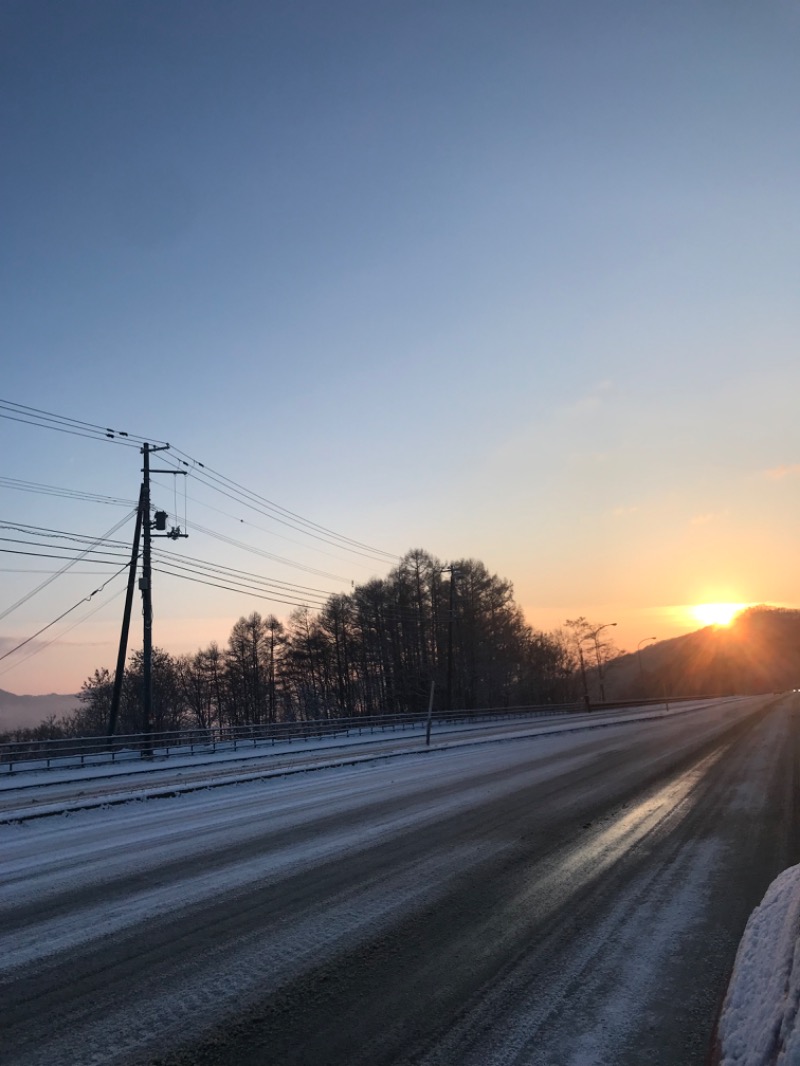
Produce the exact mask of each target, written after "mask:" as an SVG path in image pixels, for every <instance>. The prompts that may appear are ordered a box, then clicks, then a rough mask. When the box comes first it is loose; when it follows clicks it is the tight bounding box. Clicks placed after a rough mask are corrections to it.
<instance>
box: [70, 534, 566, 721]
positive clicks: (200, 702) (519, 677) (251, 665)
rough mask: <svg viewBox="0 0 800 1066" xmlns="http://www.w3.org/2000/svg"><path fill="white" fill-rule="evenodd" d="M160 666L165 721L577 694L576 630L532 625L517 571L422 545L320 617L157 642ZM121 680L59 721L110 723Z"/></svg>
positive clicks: (282, 716)
mask: <svg viewBox="0 0 800 1066" xmlns="http://www.w3.org/2000/svg"><path fill="white" fill-rule="evenodd" d="M451 583H452V584H451ZM142 666H143V664H142V653H141V651H136V652H134V653H133V655H132V656H131V657H130V660H129V663H128V666H127V669H126V671H125V677H124V681H123V686H122V698H121V705H120V711H119V725H118V729H117V732H118V733H122V734H125V733H136V732H139V731H140V730H141V728H142V675H143V670H142ZM152 676H153V699H152V728H153V729H154V730H155V731H164V730H173V729H178V728H181V727H184V726H187V725H195V726H200V727H202V728H206V727H211V726H221V727H226V726H238V725H246V724H261V723H269V722H278V721H297V720H304V719H325V718H339V717H348V718H349V717H357V716H360V715H376V714H408V713H419V712H421V711H424V710H426V709H427V706H428V700H429V696H430V691H431V685H432V683H433V685H434V698H435V706H436V708H437V709H439V710H441V709H446V708H448V705H449V708H452V709H456V708H458V709H462V708H475V707H509V706H521V705H530V704H544V703H562V702H567V701H570V700H574V699H577V698H578V696H579V691H580V684H579V679H578V677H577V675H576V671H575V659H574V649H571V646H570V641H569V639H567V638H566V637H565V636H564V634H561V633H554V634H548V633H543V632H539V631H536V630H534V629H533V628H532V627H531V626H530V625H528V624H527V622H526V621H525V619H524V617H523V614H522V611H521V609H520V608H519V606H518V605H517V604H516V603H515V602H514V594H513V586H512V584H511V582H510V581H507V580H505V579H503V578H500V577H498V576H496V575H494V574H491V573H490V572H489V571H488V570H487V568H486V567H485V566H484V564H483V563H481V562H479V561H477V560H474V559H461V560H457V561H454V562H451V563H448V564H447V566H445V565H444V564H443V563H442V562H441V561H440V560H438V559H436V558H435V557H434V556H432V555H430V554H428V553H427V552H425V551H422V550H414V551H410V552H409V553H408V554H407V555H406V556H405V557H404V558H403V559H402V560H401V562H400V564H399V565H398V566H397V567H396V568H395V569H394V570H392V571H391V572H390V573H389V574H388V576H387V577H385V578H376V579H373V580H371V581H368V582H366V583H365V584H363V585H359V586H355V587H354V588H353V590H352V592H350V593H348V594H335V595H332V596H330V597H329V598H328V600H327V601H326V603H325V605H324V606H323V608H322V609H321V610H319V611H318V612H316V613H313V612H311V611H309V610H307V609H305V608H298V609H296V610H295V611H294V612H293V613H292V614H291V615H290V616H289V618H288V620H287V622H286V623H284V622H281V621H280V620H279V619H278V618H276V617H275V616H274V615H273V614H267V615H262V614H260V613H259V612H253V613H252V614H250V615H247V616H242V617H241V618H240V619H239V620H238V621H237V622H236V623H235V624H234V626H233V628H232V630H231V633H230V636H229V638H228V641H227V644H226V645H225V646H224V647H220V646H219V645H217V644H216V643H211V644H209V645H208V646H207V647H205V648H200V649H199V650H198V651H197V652H195V653H194V654H193V655H180V656H173V655H171V654H169V652H167V651H164V650H163V649H159V648H156V649H154V652H153V670H152ZM113 683H114V677H113V674H112V672H111V671H109V670H108V669H106V668H103V669H98V670H95V672H94V674H93V675H92V676H91V677H89V678H88V679H87V680H86V681H85V682H84V684H83V687H82V689H81V691H80V694H79V699H80V707H79V709H78V710H76V711H75V712H74V713H73V714H72V715H70V716H67V718H65V719H62V720H61V722H60V723H59V727H60V729H61V730H63V731H65V732H66V733H72V734H73V735H74V734H80V735H92V734H101V733H103V732H104V731H105V729H106V728H107V724H108V718H109V710H110V706H111V693H112V689H113ZM51 724H52V723H51ZM62 735H63V734H62Z"/></svg>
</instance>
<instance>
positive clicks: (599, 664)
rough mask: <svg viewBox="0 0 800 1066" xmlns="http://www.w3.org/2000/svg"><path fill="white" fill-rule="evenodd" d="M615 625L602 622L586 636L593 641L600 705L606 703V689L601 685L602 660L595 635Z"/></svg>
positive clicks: (614, 623)
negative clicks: (598, 680)
mask: <svg viewBox="0 0 800 1066" xmlns="http://www.w3.org/2000/svg"><path fill="white" fill-rule="evenodd" d="M616 624H617V623H616V622H604V623H603V625H601V626H598V627H597V629H595V631H594V633H589V634H588V635H589V636H590V637H591V638H592V640H593V641H594V654H595V657H596V659H597V676H598V678H599V679H600V702H601V703H605V702H606V689H605V685H604V684H603V660H602V659H601V658H600V645H599V644H598V643H597V634H598V633H599V632H600V631H601V630H603V629H608V628H609V626H615V625H616Z"/></svg>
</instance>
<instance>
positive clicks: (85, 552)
mask: <svg viewBox="0 0 800 1066" xmlns="http://www.w3.org/2000/svg"><path fill="white" fill-rule="evenodd" d="M132 517H133V514H127V515H126V516H125V517H124V518H123V519H121V520H120V521H119V522H117V523H116V525H113V526H112V527H111V529H109V530H108V531H107V532H106V533H104V534H103V535H102V536H101V537H98V538H96V539H95V540H94V541H92V542H91V543H90V546H89V547H88V548H85V549H84V550H83V551H82V552H80V553H79V554H78V555H76V556H75V558H74V559H72V560H70V561H69V562H67V563H66V564H65V565H64V566H62V567H61V569H60V570H59V571H58V572H57V573H55V574H52V575H51V576H50V577H48V578H47V580H46V581H43V582H42V583H41V584H40V585H37V587H36V588H35V589H33V590H32V591H31V592H28V593H26V595H24V596H22V597H21V598H20V599H18V600H17V601H16V603H12V604H11V606H10V607H7V608H6V609H5V610H4V611H2V612H0V621H2V620H3V619H4V618H7V617H8V616H9V615H10V614H11V612H12V611H16V609H17V608H18V607H21V606H22V605H23V603H27V602H28V600H30V599H32V598H33V597H34V596H35V595H36V594H37V593H38V592H41V591H42V589H45V588H47V586H48V585H51V584H52V583H53V582H54V581H55V580H56V578H57V577H60V576H61V575H62V574H64V573H66V572H67V570H69V569H70V567H72V566H74V565H75V563H78V562H80V561H81V560H82V559H84V558H85V557H86V556H87V555H89V554H92V553H93V550H94V549H95V548H96V547H97V545H99V544H101V543H103V542H106V541H107V540H108V538H109V537H111V535H112V534H114V533H116V532H117V530H118V529H120V528H121V527H122V526H123V525H125V523H126V522H128V521H129V520H130V519H131V518H132ZM0 527H2V528H8V527H7V526H6V525H5V524H4V523H0ZM11 528H12V529H14V528H16V527H11ZM29 528H31V529H32V528H33V527H29ZM19 532H23V530H19ZM43 535H45V536H48V537H54V536H59V537H67V538H69V539H74V537H73V536H72V535H70V534H66V533H56V532H55V531H53V530H43ZM0 541H5V542H10V543H17V544H19V543H26V542H25V541H22V542H21V541H19V540H16V539H15V538H11V537H0Z"/></svg>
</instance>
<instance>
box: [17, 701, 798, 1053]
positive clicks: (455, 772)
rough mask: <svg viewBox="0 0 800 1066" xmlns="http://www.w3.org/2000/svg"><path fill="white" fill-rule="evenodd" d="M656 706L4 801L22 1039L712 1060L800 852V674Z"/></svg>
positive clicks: (59, 1046) (59, 1044)
mask: <svg viewBox="0 0 800 1066" xmlns="http://www.w3.org/2000/svg"><path fill="white" fill-rule="evenodd" d="M639 717H640V720H636V716H635V715H632V714H630V713H626V714H625V715H623V716H622V718H623V719H625V720H621V721H620V722H619V723H618V724H613V723H612V722H610V721H608V720H606V722H605V724H604V728H592V729H586V730H583V729H580V728H578V725H579V723H578V722H577V721H574V722H573V723H572V724H571V728H570V731H569V732H561V733H558V732H553V731H550V732H548V731H547V730H546V729H544V728H543V727H542V726H541V724H540V725H539V727H538V728H537V730H536V731H533V730H529V731H528V732H530V733H534V735H527V736H526V735H524V734H525V732H526V730H525V729H520V728H519V725H518V724H517V725H516V728H515V730H511V729H510V728H507V729H505V732H506V735H507V739H506V741H505V742H498V738H497V737H494V738H493V742H491V743H478V742H477V741H478V740H479V739H480V738H479V737H477V736H471V737H455V736H453V737H450V738H447V744H448V745H449V746H440V747H438V748H434V749H433V750H432V751H431V752H417V753H413V754H406V755H404V756H402V757H399V756H398V754H397V750H396V749H395V750H394V751H393V752H392V754H393V755H394V757H392V758H390V759H388V758H381V759H366V760H364V761H357V758H356V756H357V755H358V754H359V753H358V752H352V751H349V750H348V753H347V757H346V758H345V759H339V758H338V757H337V759H336V760H334V761H336V762H337V763H338V765H335V766H331V767H329V768H327V769H318V770H316V771H315V772H314V773H303V774H294V775H292V776H283V777H280V776H274V775H273V774H272V771H271V770H270V769H269V768H264V767H261V766H260V767H255V766H254V765H252V764H251V765H249V766H238V768H236V775H235V776H237V777H238V783H236V784H230V783H229V784H227V785H225V786H224V787H217V788H213V789H205V788H203V789H202V790H197V787H198V785H200V784H202V782H203V780H204V779H203V778H198V777H193V778H192V779H191V781H190V782H188V784H187V782H186V779H185V778H184V779H183V783H184V784H187V787H190V788H191V789H192V791H185V792H178V794H177V795H174V796H171V797H169V798H160V799H147V800H145V801H143V800H138V801H135V802H128V803H121V804H119V805H116V806H111V807H108V808H107V809H102V808H97V807H95V808H93V809H86V810H78V811H73V813H70V814H63V815H60V816H55V817H50V818H38V819H34V820H28V821H22V822H17V823H11V824H5V825H0V869H1V871H2V879H1V880H0V1002H1V1003H2V1014H1V1015H0V1060H2V1062H3V1063H4V1064H7V1066H23V1064H25V1066H33V1064H45V1063H46V1064H47V1066H59V1064H63V1066H81V1064H90V1063H91V1064H95V1063H104V1064H105V1063H109V1064H112V1063H118V1064H128V1063H147V1062H154V1061H159V1062H163V1063H170V1064H177V1063H186V1064H188V1063H206V1064H209V1066H210V1064H213V1063H236V1064H242V1066H247V1064H248V1063H252V1064H256V1063H258V1064H260V1066H264V1064H271V1063H276V1064H277V1063H280V1064H288V1063H304V1064H321V1063H330V1064H334V1063H336V1064H344V1063H347V1064H358V1063H364V1064H367V1063H369V1064H370V1066H377V1064H379V1063H400V1062H412V1061H413V1062H418V1063H425V1064H429V1066H434V1064H448V1066H450V1064H453V1063H459V1064H462V1063H463V1064H464V1066H470V1064H474V1066H478V1064H482V1066H487V1064H492V1066H494V1064H497V1066H500V1064H511V1063H516V1064H522V1063H527V1064H534V1066H539V1064H541V1066H547V1064H553V1066H568V1064H572V1066H589V1064H593V1063H597V1064H600V1063H614V1064H615V1066H625V1064H632V1063H638V1062H648V1063H665V1064H675V1066H678V1064H680V1066H690V1064H691V1063H695V1062H696V1063H698V1064H699V1063H702V1062H703V1061H704V1056H705V1052H706V1049H707V1041H708V1034H709V1033H710V1029H711V1026H712V1024H713V1020H714V1012H715V1010H716V1006H717V1004H718V1002H719V998H720V997H721V995H722V994H723V992H724V987H725V980H726V977H727V969H728V968H729V967H730V964H731V962H732V959H733V956H734V954H735V951H736V946H737V943H738V938H739V936H740V934H741V931H742V928H743V927H744V923H745V921H746V919H747V916H748V914H749V912H750V910H751V909H752V907H753V906H754V904H755V903H756V902H758V900H759V899H760V897H761V895H763V892H764V890H765V888H766V886H767V885H768V884H769V882H770V880H771V879H772V877H774V876H775V874H776V873H777V872H778V871H779V870H780V869H781V868H782V867H783V866H785V865H788V864H789V863H790V862H793V861H797V856H796V854H795V849H796V846H797V841H796V826H795V825H794V806H795V805H794V802H793V801H792V802H787V799H789V798H790V797H793V790H794V787H795V777H794V775H795V772H796V771H795V765H796V755H797V753H798V747H799V746H800V731H799V730H798V728H797V718H796V708H795V702H794V698H793V697H785V698H781V699H777V700H776V699H771V698H770V699H767V698H754V699H748V700H739V701H728V702H723V703H719V704H713V705H710V706H708V707H706V708H704V709H701V710H694V711H693V712H692V713H683V714H679V715H676V716H674V717H663V716H662V717H651V718H650V719H649V720H648V719H647V718H642V716H639ZM588 724H594V725H595V726H596V725H597V724H598V723H597V721H595V722H594V723H587V725H588ZM487 739H488V738H487ZM440 741H441V738H440ZM388 742H389V741H387V743H388ZM405 743H406V744H407V745H408V742H407V741H405ZM441 743H442V744H444V741H441ZM372 750H373V754H377V751H376V750H375V749H372ZM339 754H341V752H340V753H339ZM360 754H361V755H363V754H364V750H363V749H362V751H361V753H360ZM329 756H330V753H328V756H327V757H329ZM303 757H308V753H306V755H305V756H303ZM271 765H272V768H273V769H274V768H275V764H274V763H273V764H271ZM214 769H215V768H214V767H212V768H211V770H210V771H209V769H208V768H206V769H205V770H203V771H202V772H203V773H207V772H211V771H214ZM217 769H218V768H217ZM228 769H229V770H230V769H231V767H228ZM169 772H170V773H172V774H175V773H182V774H186V773H189V774H191V772H192V771H191V768H185V767H184V768H176V767H174V766H173V768H172V769H171V770H170V771H169ZM151 773H155V771H153V772H151ZM195 773H200V770H199V768H198V769H196V771H195ZM254 773H257V774H258V775H259V776H258V777H257V779H253V775H254ZM31 776H32V778H33V775H31ZM218 779H219V774H217V777H216V778H214V780H215V781H216V780H218ZM38 780H39V785H37V784H36V781H35V780H33V779H32V780H30V781H27V782H26V781H25V780H23V779H22V778H20V779H19V780H18V787H19V788H21V789H22V790H23V791H25V790H27V791H25V794H26V797H27V798H25V799H24V800H21V799H20V798H19V795H18V796H17V798H16V799H15V800H13V802H15V803H17V805H18V806H20V805H23V806H24V805H25V804H27V805H28V806H33V805H34V803H35V802H38V803H39V804H40V805H41V804H42V803H43V802H49V803H51V804H52V805H56V804H57V802H62V803H64V804H65V805H66V806H70V807H74V806H75V805H76V803H77V801H78V800H80V797H79V796H78V795H77V793H78V792H81V791H82V792H83V793H84V798H85V799H86V800H87V802H88V801H91V800H92V799H93V796H92V793H93V790H94V791H97V790H98V789H99V788H101V787H102V788H107V787H110V784H112V785H113V786H114V788H115V789H116V791H115V792H114V793H113V797H114V798H115V799H122V798H124V795H125V793H124V790H125V789H126V788H130V786H131V783H130V781H129V780H126V779H118V780H116V781H115V782H111V783H109V781H108V779H107V778H105V779H104V778H100V779H99V780H95V782H94V783H92V781H91V780H88V779H86V780H84V781H83V783H82V784H81V783H80V782H76V781H74V780H71V781H70V780H61V781H60V782H58V781H56V780H54V779H53V782H52V784H51V785H43V784H42V783H41V778H39V779H38ZM162 780H163V779H162ZM228 780H230V778H228ZM140 784H146V785H147V787H148V788H150V789H156V788H158V787H159V786H158V785H157V783H156V784H154V782H153V781H152V780H150V779H148V780H147V781H146V782H140ZM174 786H175V782H173V781H170V782H169V783H168V786H167V787H169V788H172V787H174ZM56 787H57V788H58V789H60V790H61V791H60V792H58V793H57V795H58V796H60V797H61V800H60V801H56V800H54V798H53V797H54V796H55V795H56V793H55V792H53V791H52V790H53V789H54V788H56ZM37 789H38V790H39V793H37ZM41 789H45V792H47V790H48V789H50V792H49V796H50V798H49V800H43V799H42V797H41V794H40V792H41ZM64 790H66V791H64ZM176 790H177V789H176ZM162 791H163V790H162ZM21 794H22V793H20V795H21ZM140 794H141V793H140ZM11 802H12V797H11V795H10V793H7V794H6V795H4V797H3V803H4V805H6V807H7V809H9V808H8V804H9V803H11Z"/></svg>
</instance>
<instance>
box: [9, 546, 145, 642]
mask: <svg viewBox="0 0 800 1066" xmlns="http://www.w3.org/2000/svg"><path fill="white" fill-rule="evenodd" d="M127 568H128V564H127V563H125V565H124V566H122V567H120V569H119V570H117V572H116V573H115V574H112V575H111V577H109V578H108V580H106V581H104V582H103V584H102V585H100V587H99V588H96V589H95V590H94V591H93V592H90V593H89V595H88V596H84V597H82V599H80V600H78V602H77V603H73V605H72V606H71V607H68V608H67V609H66V611H62V613H61V614H60V615H59V616H58V618H54V619H53V621H52V622H48V623H47V625H46V626H42V628H41V629H37V631H36V632H35V633H33V634H32V635H31V636H29V637H27V638H26V639H25V640H23V641H20V643H19V644H17V645H16V647H14V648H12V649H11V650H10V651H7V652H5V654H3V655H0V662H2V661H3V660H4V659H7V658H8V657H9V655H13V654H14V652H17V651H19V649H20V648H24V647H25V645H26V644H30V642H31V641H32V640H36V638H37V637H38V636H39V635H40V634H41V633H44V632H45V631H46V630H48V629H50V628H52V626H54V625H56V624H57V623H58V622H60V621H61V619H62V618H66V617H67V615H68V614H71V613H72V611H74V610H75V609H76V608H77V607H80V605H81V604H82V603H88V602H89V600H91V599H92V597H93V596H96V595H97V594H98V592H102V591H103V589H104V588H105V587H106V586H107V585H108V584H110V582H112V581H113V580H114V578H115V577H119V575H120V574H121V573H122V571H123V570H126V569H127Z"/></svg>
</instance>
